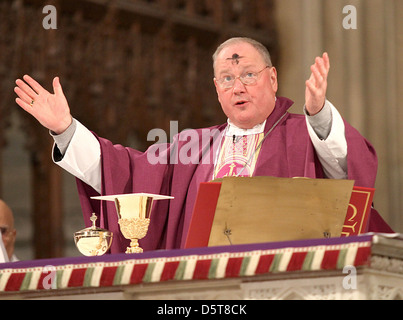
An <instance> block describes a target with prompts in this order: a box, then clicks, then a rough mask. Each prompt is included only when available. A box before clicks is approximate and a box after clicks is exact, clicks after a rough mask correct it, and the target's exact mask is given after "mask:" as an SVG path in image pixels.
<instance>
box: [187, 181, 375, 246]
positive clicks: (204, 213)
mask: <svg viewBox="0 0 403 320" xmlns="http://www.w3.org/2000/svg"><path fill="white" fill-rule="evenodd" d="M220 189H221V182H202V183H201V184H200V186H199V190H198V193H197V198H196V202H195V206H194V208H193V215H192V219H191V221H190V226H189V231H188V234H187V238H186V242H185V248H196V247H207V246H208V242H209V238H210V232H211V228H212V226H213V221H214V215H215V211H216V207H217V202H218V197H219V195H220ZM374 193H375V189H372V188H363V187H354V188H353V192H352V193H351V199H350V204H349V206H348V210H347V214H346V219H345V222H344V226H343V229H342V233H341V237H347V236H352V235H357V234H361V233H365V232H367V229H368V221H369V214H370V212H371V205H372V200H373V197H374Z"/></svg>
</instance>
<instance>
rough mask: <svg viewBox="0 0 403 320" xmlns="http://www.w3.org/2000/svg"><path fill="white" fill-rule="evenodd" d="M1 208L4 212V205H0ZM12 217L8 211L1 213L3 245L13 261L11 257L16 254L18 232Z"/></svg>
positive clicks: (0, 222)
mask: <svg viewBox="0 0 403 320" xmlns="http://www.w3.org/2000/svg"><path fill="white" fill-rule="evenodd" d="M0 207H1V209H0V210H3V207H2V205H0ZM4 210H5V209H4ZM7 210H8V209H7ZM10 215H11V212H10V213H9V212H8V211H2V212H0V229H1V232H2V238H3V243H4V247H5V248H6V251H7V255H8V257H9V258H10V259H11V256H12V255H13V253H14V244H15V238H16V233H17V232H16V230H15V229H14V223H13V219H12V217H11V216H10Z"/></svg>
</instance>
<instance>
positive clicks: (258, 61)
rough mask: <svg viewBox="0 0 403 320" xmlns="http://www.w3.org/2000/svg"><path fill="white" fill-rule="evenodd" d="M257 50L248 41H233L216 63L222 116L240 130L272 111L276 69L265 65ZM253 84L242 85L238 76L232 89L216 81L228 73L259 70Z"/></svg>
mask: <svg viewBox="0 0 403 320" xmlns="http://www.w3.org/2000/svg"><path fill="white" fill-rule="evenodd" d="M266 66H267V65H266V64H265V62H264V60H263V58H262V56H261V55H260V53H259V52H258V51H257V50H256V49H255V48H254V47H253V46H252V45H250V44H248V43H238V44H233V45H231V46H228V47H226V48H224V49H223V50H222V51H221V52H220V54H219V55H218V56H217V59H216V62H215V79H214V84H215V87H216V90H217V95H218V101H219V102H220V104H221V107H222V109H223V111H224V113H225V115H226V116H227V117H228V118H229V119H230V120H231V121H232V123H233V124H235V125H236V126H237V127H240V128H242V129H250V128H253V127H254V126H256V125H258V124H261V123H263V122H264V121H265V120H266V119H267V117H268V116H269V115H270V114H271V113H272V111H273V109H274V106H275V101H276V100H275V96H276V92H277V71H276V69H275V68H274V67H271V68H266V69H264V68H265V67H266ZM261 70H263V71H262V72H261V73H260V74H259V75H258V80H257V82H256V83H255V84H252V85H245V84H243V83H242V82H241V81H240V79H239V78H236V79H235V83H234V86H233V87H232V88H222V87H221V86H220V84H219V83H218V82H219V80H220V79H222V78H223V77H227V76H235V77H238V76H241V75H245V74H247V73H258V72H259V71H261Z"/></svg>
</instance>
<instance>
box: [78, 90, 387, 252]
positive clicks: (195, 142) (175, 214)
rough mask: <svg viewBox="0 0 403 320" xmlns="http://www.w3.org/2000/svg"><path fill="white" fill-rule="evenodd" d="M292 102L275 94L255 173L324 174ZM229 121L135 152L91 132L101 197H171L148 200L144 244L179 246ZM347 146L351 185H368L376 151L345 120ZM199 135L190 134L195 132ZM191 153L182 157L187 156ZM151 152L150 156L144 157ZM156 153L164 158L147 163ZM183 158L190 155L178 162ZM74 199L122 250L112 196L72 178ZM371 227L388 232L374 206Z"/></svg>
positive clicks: (150, 246) (115, 249) (153, 247)
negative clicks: (149, 210) (98, 153)
mask: <svg viewBox="0 0 403 320" xmlns="http://www.w3.org/2000/svg"><path fill="white" fill-rule="evenodd" d="M292 104H293V102H292V101H291V100H289V99H287V98H282V97H278V98H277V102H276V106H275V109H274V110H273V112H272V114H271V115H270V116H269V118H268V119H267V122H266V126H265V134H266V133H267V132H268V131H269V130H270V128H271V127H272V126H273V125H274V124H275V123H276V121H278V120H279V119H280V118H281V117H282V116H283V115H284V113H287V115H286V116H285V117H284V118H283V119H282V120H281V121H280V122H279V123H278V125H277V126H276V127H275V128H274V130H273V131H272V132H271V133H270V134H269V135H268V136H267V138H266V139H265V140H264V142H263V144H262V149H261V151H260V153H259V157H258V159H257V163H256V167H255V171H254V176H275V177H289V178H291V177H308V178H323V170H322V166H321V164H320V162H319V160H318V157H317V155H316V153H315V149H314V147H313V145H312V142H311V139H310V137H309V134H308V129H307V126H306V120H305V116H304V115H299V114H292V113H288V112H287V110H288V109H289V108H290V107H291V105H292ZM226 126H227V124H223V125H220V126H214V127H210V128H205V129H197V130H193V131H192V134H189V133H187V132H186V131H183V132H181V133H179V134H178V135H176V136H175V137H174V140H173V142H172V143H171V144H158V145H156V144H155V145H152V146H151V147H150V148H149V149H148V150H147V151H146V152H140V151H137V150H134V149H131V148H126V147H123V146H121V145H113V144H112V143H111V142H110V141H108V140H106V139H103V138H100V137H97V139H98V140H99V143H100V145H101V161H102V195H111V194H125V193H137V192H145V193H153V194H161V195H170V196H173V197H175V199H174V200H162V201H155V202H154V209H153V212H152V216H151V224H150V227H149V231H148V234H147V236H146V237H145V238H144V239H142V240H140V245H141V247H142V248H143V249H144V250H157V249H174V248H181V246H183V245H184V242H185V239H186V235H187V230H188V228H189V224H190V219H191V215H192V210H193V205H194V202H195V199H196V195H197V190H198V186H199V184H200V183H201V182H207V181H210V180H211V179H212V176H213V170H214V159H215V156H216V152H217V151H219V150H218V145H219V144H220V143H221V142H222V140H221V139H220V137H221V135H222V133H223V131H224V129H225V127H226ZM345 127H346V130H345V134H346V139H347V145H348V157H347V160H348V179H351V180H355V185H356V186H361V187H371V188H373V187H374V184H375V178H376V173H377V165H378V163H377V157H376V153H375V150H374V148H373V147H372V145H371V144H370V143H369V142H368V141H367V140H366V139H365V138H363V137H362V136H361V135H360V134H359V133H358V131H357V130H356V129H354V128H353V127H352V126H351V125H349V124H348V123H347V122H345ZM196 133H197V136H196V137H195V134H196ZM189 154H191V156H189V157H181V156H183V155H189ZM150 155H153V157H151V158H150ZM155 157H158V158H159V159H162V160H163V161H161V162H162V163H157V164H151V163H150V161H149V159H155ZM183 158H185V159H188V160H189V161H181V160H183ZM77 186H78V192H79V198H80V202H81V206H82V209H83V214H84V220H85V223H86V225H87V226H89V225H91V223H90V220H89V218H90V216H91V214H92V213H93V212H95V213H96V214H97V215H98V221H100V227H102V228H106V229H109V230H110V231H112V232H113V233H114V239H113V243H112V247H111V252H112V253H119V252H124V251H125V250H126V247H127V246H129V243H130V241H129V240H127V239H125V238H124V237H123V235H122V234H121V232H120V230H119V225H118V219H117V214H116V209H115V207H114V203H113V202H109V201H103V202H102V205H101V202H100V201H97V200H91V199H90V197H91V196H98V195H99V194H98V193H97V192H96V191H95V190H93V189H92V188H91V187H89V186H88V185H86V184H85V183H83V182H82V181H81V180H79V179H77ZM369 231H374V232H392V230H391V229H390V227H389V226H388V225H387V224H386V223H385V222H384V221H383V219H382V218H381V216H380V215H379V214H378V213H377V212H376V210H374V209H372V212H371V216H370V222H369Z"/></svg>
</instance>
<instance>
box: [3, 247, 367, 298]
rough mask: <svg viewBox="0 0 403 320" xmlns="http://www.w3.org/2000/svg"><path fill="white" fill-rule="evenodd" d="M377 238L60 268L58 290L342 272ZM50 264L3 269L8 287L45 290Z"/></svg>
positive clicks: (361, 260)
mask: <svg viewBox="0 0 403 320" xmlns="http://www.w3.org/2000/svg"><path fill="white" fill-rule="evenodd" d="M370 255H371V241H364V242H352V243H347V244H339V245H320V246H311V247H297V248H294V247H291V248H283V249H272V250H256V251H247V252H236V253H217V254H208V255H189V256H178V257H169V258H163V257H161V258H153V259H133V260H124V261H117V262H100V263H86V264H69V265H63V266H56V267H54V269H53V270H54V273H53V275H55V277H54V281H53V282H52V289H67V288H80V287H110V286H122V285H133V284H141V283H156V282H163V281H169V280H176V281H184V280H206V279H224V278H236V277H247V276H255V275H262V274H267V273H281V272H291V271H294V272H295V271H316V270H338V269H343V268H344V267H345V266H362V265H367V264H369V260H370ZM48 270H49V269H45V268H44V267H38V268H27V269H4V270H0V294H1V292H3V291H8V292H10V291H27V290H42V289H45V288H44V284H45V286H46V284H48V283H49V278H50V277H51V276H50V271H48Z"/></svg>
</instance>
